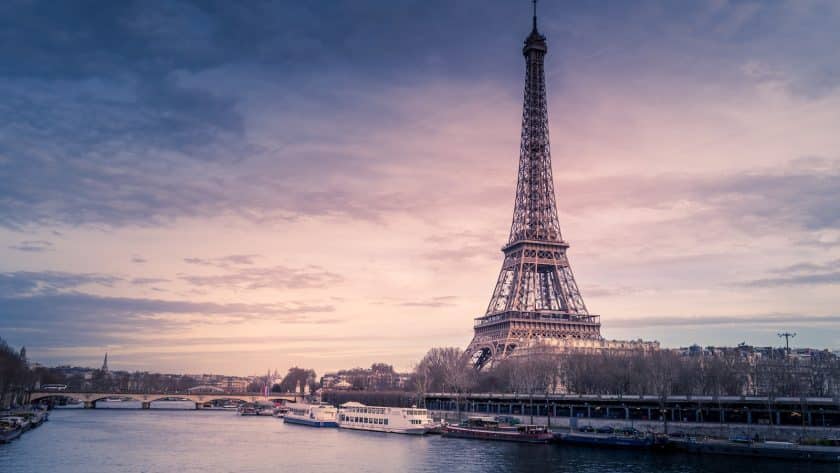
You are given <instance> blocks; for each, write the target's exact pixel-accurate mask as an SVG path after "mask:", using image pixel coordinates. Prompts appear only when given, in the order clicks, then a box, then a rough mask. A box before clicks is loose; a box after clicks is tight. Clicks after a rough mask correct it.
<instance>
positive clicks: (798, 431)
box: [430, 411, 840, 442]
mask: <svg viewBox="0 0 840 473" xmlns="http://www.w3.org/2000/svg"><path fill="white" fill-rule="evenodd" d="M430 412H431V413H432V416H433V417H434V418H436V419H437V418H440V419H444V420H446V421H447V422H458V413H456V412H452V411H430ZM475 415H487V414H479V413H472V412H469V413H468V412H462V413H461V414H460V417H461V419H466V418H467V417H469V416H475ZM506 417H512V418H515V419H518V420H519V421H520V422H521V423H525V424H530V423H533V424H536V425H546V426H549V427H550V428H551V429H552V430H559V431H569V430H571V424H572V423H573V422H574V421H576V422H577V425H578V427H582V426H587V425H589V426H592V427H594V428H596V429H597V428H599V427H606V426H610V427H616V428H625V427H633V428H636V429H638V430H640V431H643V432H648V431H651V432H658V433H666V429H667V433H671V434H673V433H682V434H685V435H690V436H695V437H713V438H721V439H727V438H730V437H733V436H739V437H748V438H753V437H755V436H756V435H758V436H759V437H760V438H761V439H762V440H771V441H781V442H797V441H799V440H800V439H837V438H840V428H837V427H806V428H803V427H794V426H789V425H757V424H737V423H730V424H708V423H695V422H668V423H667V426H666V424H665V423H663V422H662V421H645V420H635V421H627V420H623V419H598V418H586V417H578V418H569V417H545V416H533V418H532V417H531V416H522V415H507V414H506ZM532 420H533V422H532Z"/></svg>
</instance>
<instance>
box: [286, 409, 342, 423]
mask: <svg viewBox="0 0 840 473" xmlns="http://www.w3.org/2000/svg"><path fill="white" fill-rule="evenodd" d="M288 408H289V412H287V413H286V415H285V416H284V417H283V422H285V423H287V424H300V425H308V426H310V427H338V410H337V409H336V408H334V407H332V406H331V405H329V404H300V405H291V406H288Z"/></svg>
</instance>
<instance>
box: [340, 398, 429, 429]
mask: <svg viewBox="0 0 840 473" xmlns="http://www.w3.org/2000/svg"><path fill="white" fill-rule="evenodd" d="M338 426H339V427H341V428H342V429H355V430H371V431H374V432H390V433H395V434H415V435H423V434H425V433H428V432H429V431H431V430H432V429H434V428H436V427H437V424H435V422H434V421H433V420H432V417H431V416H430V415H429V411H428V410H426V409H418V408H416V407H411V408H406V407H379V406H366V405H364V404H361V403H358V402H346V403H344V404H342V405H341V409H339V411H338Z"/></svg>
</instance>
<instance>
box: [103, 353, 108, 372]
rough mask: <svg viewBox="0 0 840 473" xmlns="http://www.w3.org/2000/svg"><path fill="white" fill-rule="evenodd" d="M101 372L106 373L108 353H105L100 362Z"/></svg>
mask: <svg viewBox="0 0 840 473" xmlns="http://www.w3.org/2000/svg"><path fill="white" fill-rule="evenodd" d="M102 371H108V352H107V351H106V352H105V359H104V360H103V361H102Z"/></svg>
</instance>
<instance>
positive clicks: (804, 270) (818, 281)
mask: <svg viewBox="0 0 840 473" xmlns="http://www.w3.org/2000/svg"><path fill="white" fill-rule="evenodd" d="M770 272H771V273H774V274H780V275H782V276H774V277H769V278H761V279H754V280H751V281H742V282H739V283H738V285H739V286H741V287H759V288H769V287H780V286H815V285H833V284H840V259H835V260H831V261H827V262H825V263H812V262H803V263H796V264H793V265H789V266H785V267H783V268H776V269H772V270H770Z"/></svg>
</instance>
